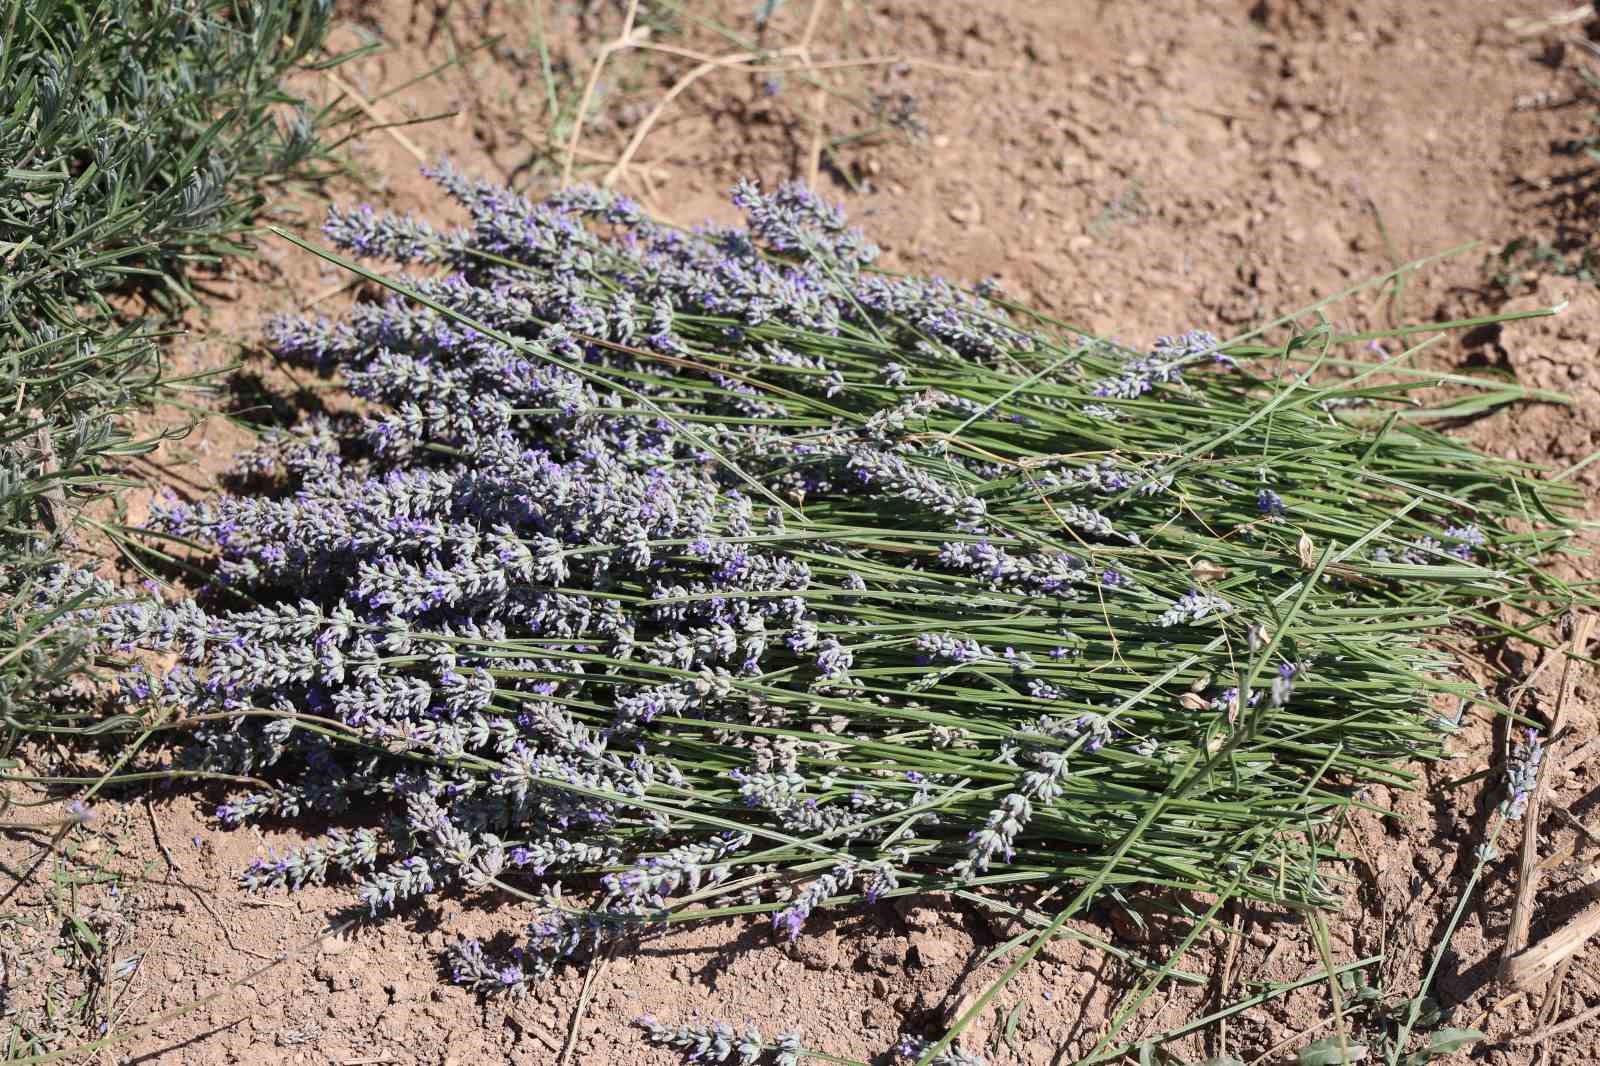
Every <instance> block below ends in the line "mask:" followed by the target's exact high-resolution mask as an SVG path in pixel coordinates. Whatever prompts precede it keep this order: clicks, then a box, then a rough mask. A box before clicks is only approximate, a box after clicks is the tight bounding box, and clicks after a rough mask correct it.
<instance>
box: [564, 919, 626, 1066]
mask: <svg viewBox="0 0 1600 1066" xmlns="http://www.w3.org/2000/svg"><path fill="white" fill-rule="evenodd" d="M612 950H613V948H612V947H607V948H606V950H605V953H604V954H603V955H601V956H600V957H599V958H597V959H595V960H594V963H593V964H592V965H591V966H590V967H589V972H588V973H586V974H584V976H583V991H582V992H580V993H579V994H578V1005H577V1007H576V1008H574V1010H573V1012H572V1024H571V1025H569V1026H568V1027H567V1042H566V1043H565V1044H563V1045H562V1047H561V1056H560V1058H558V1059H556V1066H567V1062H568V1061H569V1060H570V1059H571V1058H572V1049H573V1048H574V1047H576V1046H577V1044H578V1030H579V1028H580V1027H581V1026H582V1025H583V1016H584V1015H585V1014H586V1013H587V1012H588V1010H589V1000H590V999H591V998H592V997H593V996H594V986H595V983H596V982H597V981H598V980H599V979H600V974H601V973H602V972H604V970H605V968H606V964H607V963H609V962H610V961H611V953H612Z"/></svg>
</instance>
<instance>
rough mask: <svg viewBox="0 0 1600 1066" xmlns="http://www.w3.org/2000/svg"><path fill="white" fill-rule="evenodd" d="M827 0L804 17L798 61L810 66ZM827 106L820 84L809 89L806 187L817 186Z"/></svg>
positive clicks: (817, 3)
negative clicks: (823, 118)
mask: <svg viewBox="0 0 1600 1066" xmlns="http://www.w3.org/2000/svg"><path fill="white" fill-rule="evenodd" d="M827 2H828V0H815V2H814V3H812V5H811V14H810V16H809V17H808V18H807V19H806V28H805V31H804V32H803V33H802V34H801V35H800V45H799V48H800V51H799V55H800V61H801V62H802V63H803V64H805V65H806V66H807V67H809V66H811V40H812V38H813V37H815V36H816V32H817V25H818V23H819V22H821V20H822V7H823V5H824V4H826V3H827ZM827 107H828V93H827V90H826V89H824V88H823V86H822V85H820V84H819V85H817V87H816V88H814V89H812V90H811V151H810V153H809V155H808V156H807V162H806V188H808V189H815V188H816V187H817V174H818V172H819V171H820V170H821V169H822V116H823V113H824V112H825V111H826V110H827Z"/></svg>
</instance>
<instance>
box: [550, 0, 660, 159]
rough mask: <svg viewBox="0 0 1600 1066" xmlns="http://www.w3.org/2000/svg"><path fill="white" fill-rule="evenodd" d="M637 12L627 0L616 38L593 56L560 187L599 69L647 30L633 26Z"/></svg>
mask: <svg viewBox="0 0 1600 1066" xmlns="http://www.w3.org/2000/svg"><path fill="white" fill-rule="evenodd" d="M638 14H639V0H628V13H627V14H626V15H624V16H623V18H622V32H621V33H618V34H617V37H616V40H614V41H610V42H608V43H607V44H606V45H605V47H604V48H601V49H600V54H599V55H597V56H595V59H594V66H593V67H591V68H590V69H589V80H588V81H587V82H585V83H584V86H583V96H582V97H581V98H580V99H579V101H578V110H577V113H576V114H575V115H573V118H572V135H571V136H570V137H568V138H567V156H566V159H565V160H564V161H563V162H562V164H561V187H562V188H563V189H565V188H566V187H567V186H568V185H571V184H572V161H573V159H574V158H576V156H577V154H578V140H579V139H580V138H581V137H582V136H583V117H584V115H586V114H588V112H589V101H591V100H593V99H594V88H595V86H596V85H598V84H599V83H600V71H601V70H602V69H603V68H604V67H605V65H606V60H608V59H610V58H611V54H612V53H613V52H620V51H622V50H623V49H625V48H630V47H632V46H633V45H635V44H637V43H639V42H638V41H637V40H635V38H642V36H643V35H644V34H646V33H648V32H649V31H648V30H647V29H646V28H644V27H642V26H641V27H639V28H638V29H635V28H634V25H633V23H634V19H635V18H636V17H637V16H638Z"/></svg>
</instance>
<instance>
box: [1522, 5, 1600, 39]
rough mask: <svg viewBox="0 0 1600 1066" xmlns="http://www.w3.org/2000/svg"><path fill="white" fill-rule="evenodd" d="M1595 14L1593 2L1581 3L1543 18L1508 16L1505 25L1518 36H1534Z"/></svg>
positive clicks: (1581, 20)
mask: <svg viewBox="0 0 1600 1066" xmlns="http://www.w3.org/2000/svg"><path fill="white" fill-rule="evenodd" d="M1593 14H1594V5H1593V4H1579V5H1578V6H1577V7H1572V8H1568V9H1567V10H1565V11H1558V12H1556V13H1555V14H1553V15H1546V16H1544V17H1543V18H1525V17H1514V18H1508V19H1506V20H1505V27H1506V29H1508V30H1510V31H1511V32H1512V33H1514V34H1516V35H1517V36H1518V37H1533V36H1536V35H1538V34H1541V33H1544V32H1545V31H1547V30H1558V29H1560V28H1561V27H1563V26H1570V25H1572V24H1573V23H1574V22H1583V21H1584V20H1586V19H1588V18H1589V17H1591V16H1592V15H1593Z"/></svg>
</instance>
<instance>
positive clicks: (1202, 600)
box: [1156, 589, 1233, 626]
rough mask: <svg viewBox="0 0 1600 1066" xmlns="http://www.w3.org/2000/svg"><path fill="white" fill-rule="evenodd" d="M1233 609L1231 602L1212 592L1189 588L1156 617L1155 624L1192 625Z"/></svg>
mask: <svg viewBox="0 0 1600 1066" xmlns="http://www.w3.org/2000/svg"><path fill="white" fill-rule="evenodd" d="M1232 610H1233V606H1232V604H1230V603H1228V601H1227V600H1225V599H1223V598H1222V597H1221V596H1218V595H1217V594H1216V593H1214V592H1205V591H1202V590H1200V589H1190V590H1189V591H1188V592H1185V593H1184V594H1183V595H1182V596H1180V597H1178V599H1177V601H1176V602H1175V603H1173V605H1172V606H1171V607H1168V608H1167V609H1166V610H1165V611H1163V612H1162V614H1161V617H1159V618H1157V619H1156V625H1159V626H1176V625H1185V624H1187V625H1193V624H1194V623H1195V622H1198V621H1200V620H1201V619H1203V618H1206V617H1208V616H1211V615H1224V614H1228V613H1230V612H1231V611H1232Z"/></svg>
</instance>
